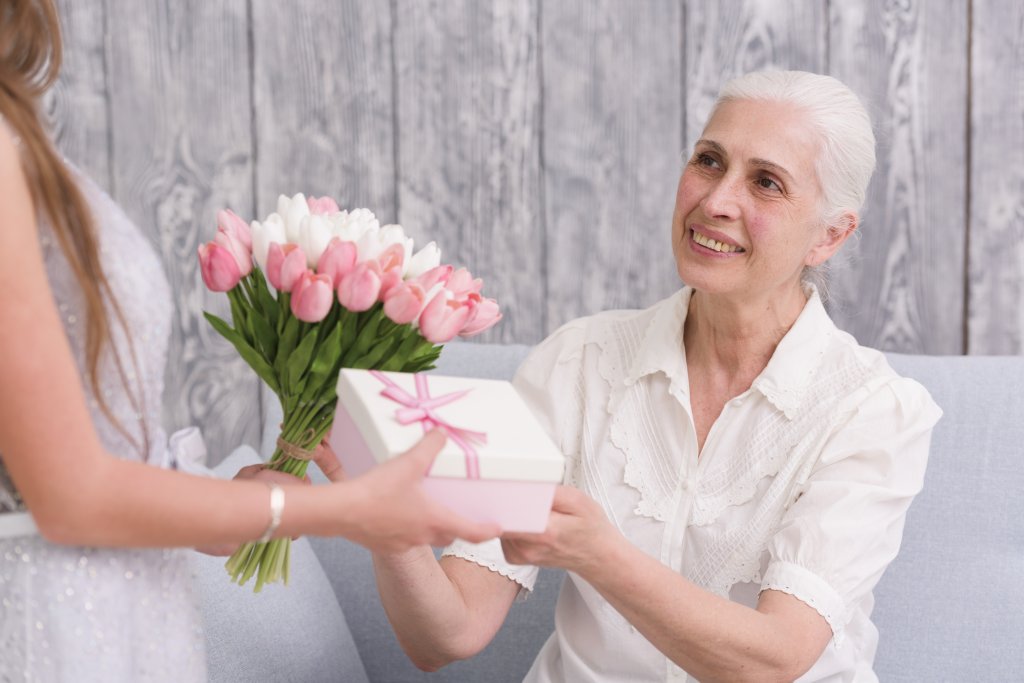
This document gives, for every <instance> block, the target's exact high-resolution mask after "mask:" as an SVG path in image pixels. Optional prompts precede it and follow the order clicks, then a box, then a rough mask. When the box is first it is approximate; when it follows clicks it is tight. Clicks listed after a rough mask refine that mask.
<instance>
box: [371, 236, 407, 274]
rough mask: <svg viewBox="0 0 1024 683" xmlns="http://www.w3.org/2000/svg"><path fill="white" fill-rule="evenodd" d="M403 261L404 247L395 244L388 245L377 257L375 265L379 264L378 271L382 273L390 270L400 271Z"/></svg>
mask: <svg viewBox="0 0 1024 683" xmlns="http://www.w3.org/2000/svg"><path fill="white" fill-rule="evenodd" d="M404 261H405V247H404V246H402V245H401V244H398V243H397V242H396V243H394V244H389V245H388V246H387V248H385V249H384V251H382V252H380V254H378V255H377V263H379V264H380V269H381V270H382V271H384V272H387V271H389V270H391V269H392V268H399V269H401V267H402V263H403V262H404Z"/></svg>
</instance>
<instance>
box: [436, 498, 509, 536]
mask: <svg viewBox="0 0 1024 683" xmlns="http://www.w3.org/2000/svg"><path fill="white" fill-rule="evenodd" d="M436 509H437V516H438V532H437V533H438V534H445V535H446V536H447V537H451V538H461V539H463V540H466V541H469V542H470V543H482V542H483V541H487V540H489V539H492V538H495V537H496V536H499V535H500V534H501V527H500V526H499V525H498V524H496V523H495V522H474V521H472V520H469V519H466V518H465V517H462V516H461V515H458V514H456V513H454V512H452V511H451V510H449V509H448V508H446V507H444V506H443V505H437V506H436ZM450 542H451V541H449V543H450ZM445 545H448V544H447V543H446V544H445Z"/></svg>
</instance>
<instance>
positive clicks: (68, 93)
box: [43, 0, 111, 190]
mask: <svg viewBox="0 0 1024 683" xmlns="http://www.w3.org/2000/svg"><path fill="white" fill-rule="evenodd" d="M56 4H57V11H58V13H59V15H60V22H61V34H62V38H63V43H64V58H63V63H62V64H61V70H60V78H59V80H58V81H57V82H56V83H55V84H54V85H53V87H52V88H50V91H49V92H48V93H47V94H46V97H45V101H44V104H43V106H44V108H45V110H46V113H47V115H48V117H49V119H50V121H51V122H52V125H53V128H52V134H53V138H54V141H55V142H56V144H57V148H58V149H59V150H60V151H61V153H62V154H64V156H66V157H67V158H68V159H69V160H70V161H71V162H72V163H73V164H75V166H77V167H78V168H79V169H80V170H82V171H83V172H84V173H85V174H86V175H88V176H89V177H91V178H92V179H93V180H95V181H96V182H97V183H98V184H99V185H100V186H101V187H102V188H104V189H105V190H109V189H110V186H111V173H110V146H109V133H110V120H109V116H108V112H107V83H106V73H107V72H106V56H105V53H104V43H105V40H104V36H105V30H104V29H105V23H106V13H105V10H104V7H103V5H102V3H88V4H86V3H82V2H73V1H72V0H58V1H57V3H56Z"/></svg>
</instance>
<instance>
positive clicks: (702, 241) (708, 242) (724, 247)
mask: <svg viewBox="0 0 1024 683" xmlns="http://www.w3.org/2000/svg"><path fill="white" fill-rule="evenodd" d="M693 241H694V242H696V243H697V244H699V245H701V246H702V247H707V248H708V249H713V250H715V251H717V252H720V253H723V254H732V253H734V252H737V251H743V250H742V249H740V248H739V247H734V246H732V245H731V244H725V243H724V242H719V241H718V240H713V239H711V238H710V237H708V236H707V235H702V234H700V233H699V232H697V231H696V230H694V231H693Z"/></svg>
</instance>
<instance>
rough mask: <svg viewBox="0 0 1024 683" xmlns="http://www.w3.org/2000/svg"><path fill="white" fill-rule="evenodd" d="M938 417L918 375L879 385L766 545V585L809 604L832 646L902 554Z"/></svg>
mask: <svg viewBox="0 0 1024 683" xmlns="http://www.w3.org/2000/svg"><path fill="white" fill-rule="evenodd" d="M941 415H942V411H941V410H940V409H939V407H938V406H937V405H935V403H934V402H933V401H932V399H931V396H929V394H928V392H927V390H925V388H924V387H922V386H921V385H920V384H918V383H917V382H914V381H913V380H910V379H904V378H897V379H894V380H892V381H891V382H889V383H887V384H886V385H884V386H882V387H881V388H880V389H878V390H876V391H875V392H874V393H873V394H871V395H870V396H869V397H868V398H867V399H865V400H864V401H863V402H862V403H861V404H860V405H859V406H858V408H857V409H856V410H855V411H854V412H853V414H852V415H851V417H850V418H849V419H848V420H847V421H846V422H845V424H843V425H842V426H841V427H840V428H839V429H838V430H836V431H835V432H834V433H833V435H832V436H831V437H830V438H829V439H828V440H827V441H826V443H825V445H824V448H823V450H822V454H821V457H820V458H819V460H818V463H817V465H816V467H815V468H814V470H813V471H812V472H811V474H810V475H809V476H808V478H807V480H806V481H805V482H804V484H803V485H802V487H801V490H800V493H799V495H798V497H797V499H796V500H795V502H794V503H793V504H792V505H791V506H790V507H789V509H788V510H787V511H786V513H785V514H784V515H783V518H782V520H781V522H780V526H779V528H778V530H777V532H776V533H775V534H774V536H773V537H772V539H771V541H770V542H769V546H768V551H769V558H770V559H769V564H768V568H767V570H766V572H765V574H764V579H763V581H762V583H761V590H762V591H763V590H769V589H770V590H778V591H783V592H785V593H789V594H791V595H793V596H795V597H797V598H798V599H800V600H801V601H802V602H804V603H806V604H808V605H810V606H811V607H813V608H814V609H815V610H817V611H818V612H819V613H820V614H821V615H822V617H824V618H825V620H826V621H827V622H828V624H829V626H830V627H831V628H832V633H833V639H834V641H835V643H836V645H839V644H840V643H841V642H842V633H843V628H844V627H845V625H846V624H847V623H848V622H849V620H850V617H851V616H852V610H853V609H855V607H856V606H857V605H858V603H860V601H861V600H863V599H864V598H865V597H866V596H867V595H868V594H869V593H870V592H871V591H872V590H873V589H874V587H875V585H876V584H877V583H878V581H879V579H880V578H881V576H882V573H883V572H884V571H885V569H886V567H887V566H888V565H889V563H890V562H891V561H892V560H893V558H895V557H896V553H897V551H898V550H899V547H900V542H901V539H902V536H903V524H904V520H905V518H906V513H907V509H908V508H909V507H910V503H911V501H912V500H913V499H914V496H915V495H917V493H918V492H919V491H920V490H921V487H922V485H923V482H924V473H925V467H926V464H927V460H928V449H929V445H930V442H931V433H932V428H933V427H934V426H935V423H936V422H937V421H938V419H939V417H940V416H941Z"/></svg>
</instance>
